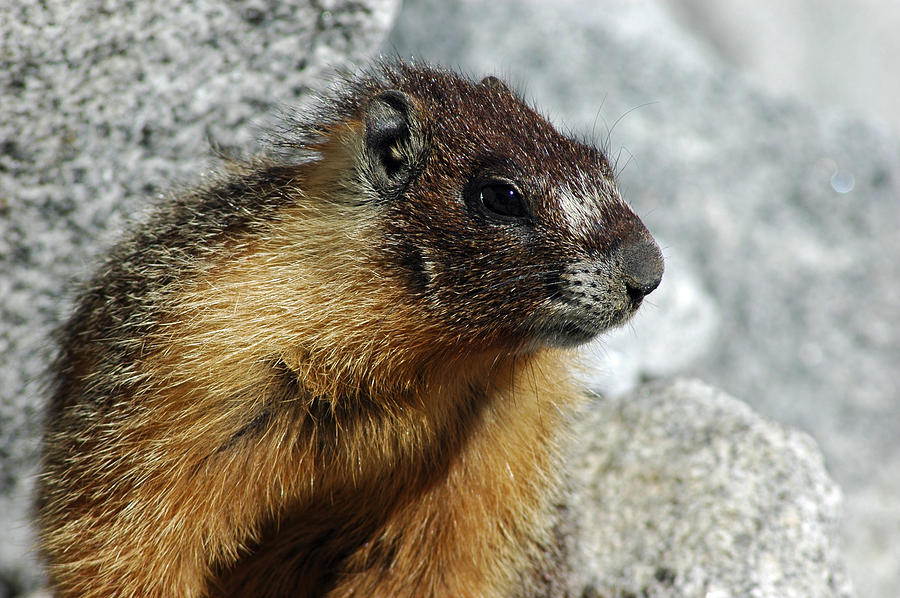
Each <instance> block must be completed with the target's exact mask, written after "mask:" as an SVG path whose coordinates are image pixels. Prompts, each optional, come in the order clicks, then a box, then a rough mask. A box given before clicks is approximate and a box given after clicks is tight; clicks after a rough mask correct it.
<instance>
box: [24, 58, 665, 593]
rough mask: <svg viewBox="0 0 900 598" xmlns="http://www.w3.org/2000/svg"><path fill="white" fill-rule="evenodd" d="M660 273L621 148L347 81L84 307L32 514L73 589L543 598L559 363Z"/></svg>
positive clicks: (117, 257) (501, 95)
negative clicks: (605, 149) (627, 198)
mask: <svg viewBox="0 0 900 598" xmlns="http://www.w3.org/2000/svg"><path fill="white" fill-rule="evenodd" d="M662 271H663V263H662V257H661V254H660V251H659V249H658V247H657V245H656V244H655V243H654V241H653V239H652V238H651V236H650V235H649V233H648V232H647V230H646V229H645V228H644V226H643V225H642V224H641V222H640V220H639V219H638V218H637V217H636V216H635V215H634V213H633V212H632V211H631V210H630V209H629V208H628V206H627V205H626V204H625V203H624V202H623V200H622V199H621V197H620V196H619V194H618V192H617V191H616V187H615V183H614V180H613V172H612V170H611V168H610V165H609V163H608V161H607V159H606V157H605V156H604V155H603V153H602V152H600V151H598V150H597V149H595V148H592V147H589V146H587V145H584V144H582V143H579V142H577V141H575V140H573V139H570V138H568V137H565V136H563V135H561V134H560V133H558V132H557V131H556V130H555V129H554V128H553V127H552V126H551V125H550V124H548V122H547V121H546V120H544V119H543V118H542V117H541V116H540V115H539V114H537V113H536V112H535V111H533V110H532V109H531V108H529V107H528V106H527V105H525V104H524V103H523V102H522V101H521V100H520V98H519V97H517V96H516V95H515V94H514V93H512V92H511V91H510V90H509V89H508V88H507V87H506V86H505V85H504V84H502V83H501V82H499V81H498V80H497V79H495V78H493V77H488V78H486V79H484V80H482V81H481V82H479V83H475V82H473V81H470V80H467V79H465V78H462V77H459V76H457V75H455V74H452V73H449V72H446V71H443V70H438V69H435V68H431V67H427V66H423V65H413V64H407V63H390V64H388V63H384V64H381V65H379V66H376V67H374V68H373V69H371V70H370V71H368V72H366V73H364V74H362V75H359V76H356V77H352V78H348V80H346V81H345V82H344V84H343V85H342V86H341V87H340V88H339V89H338V90H336V91H334V92H333V93H332V94H330V96H329V97H328V98H327V99H324V100H322V101H321V102H320V104H319V106H318V108H316V109H314V110H310V112H309V116H308V117H307V118H305V120H304V121H303V122H290V123H288V124H287V126H286V127H285V128H284V130H283V131H282V132H281V133H280V134H279V136H278V137H277V139H276V140H275V142H274V143H273V144H272V146H271V149H270V150H269V151H267V152H265V153H264V155H261V156H259V157H257V158H254V159H252V160H249V161H247V162H242V163H240V164H232V165H231V167H230V168H229V169H227V172H226V173H224V174H222V175H221V176H220V177H219V178H218V179H217V180H215V181H214V182H211V183H209V184H207V185H206V186H204V187H203V188H200V189H197V190H194V191H192V192H190V193H184V194H180V195H177V196H175V197H172V198H171V199H170V200H169V201H167V202H165V203H164V204H163V205H161V206H160V207H159V208H158V209H157V210H156V212H155V213H154V214H153V215H152V216H151V217H150V218H149V219H148V220H147V221H145V222H144V223H143V224H142V225H140V226H139V227H138V228H137V229H136V230H135V232H134V233H133V234H131V236H129V237H128V238H127V239H125V240H124V241H122V242H121V243H120V244H118V245H117V246H116V247H115V248H114V249H113V250H112V251H111V254H110V256H109V258H108V259H107V261H106V262H105V264H104V265H103V267H102V268H101V269H100V271H99V273H98V274H97V275H96V276H95V278H94V279H93V280H92V281H91V282H90V283H89V284H88V285H87V286H86V288H85V289H84V290H83V292H82V295H81V298H80V301H79V303H78V305H77V309H76V311H75V313H74V315H73V316H72V318H71V320H70V321H69V322H68V324H67V325H66V326H65V327H64V329H63V330H62V331H61V351H60V356H59V359H58V362H57V364H56V366H55V370H54V372H55V388H54V394H53V396H52V400H51V402H50V405H49V408H48V412H47V423H46V426H47V430H46V436H45V443H44V472H43V476H42V478H41V481H40V487H39V496H38V516H39V524H40V527H41V534H42V536H41V537H42V550H43V554H44V555H45V558H46V561H47V563H48V571H49V579H50V583H51V586H52V588H53V589H54V591H55V592H56V593H57V594H58V595H60V596H87V597H93V596H98V597H99V596H123V597H124V596H178V597H197V596H208V595H223V596H253V597H254V598H256V597H261V596H329V597H339V596H341V597H342V596H351V595H352V596H361V597H369V596H416V597H429V596H452V597H463V596H471V597H479V598H486V597H491V596H511V595H516V596H525V595H543V594H544V593H549V592H551V590H549V589H547V588H549V587H550V585H546V586H545V585H544V583H545V581H546V580H547V579H549V578H550V577H552V575H553V568H554V564H553V562H552V560H553V558H554V557H553V555H554V548H553V538H552V528H553V525H554V516H553V504H554V502H555V500H556V499H557V493H558V487H559V470H560V464H559V463H558V457H559V456H558V440H557V438H558V436H559V434H560V432H561V428H563V427H564V426H565V420H566V417H567V416H568V414H569V413H570V408H571V406H572V404H573V401H574V400H576V398H577V397H578V395H579V391H578V389H577V388H576V387H575V385H574V384H573V383H572V382H570V374H569V358H568V353H569V351H568V349H567V348H568V347H572V346H574V345H577V344H579V343H582V342H584V341H587V340H588V339H591V338H592V337H594V336H595V335H596V334H598V333H599V332H601V331H603V330H605V329H607V328H609V327H611V326H615V325H617V324H620V323H622V322H624V321H625V320H626V319H627V318H628V317H630V316H631V315H632V314H633V313H634V311H635V310H636V309H637V307H638V306H639V305H640V303H641V299H642V298H643V297H644V295H646V294H647V293H649V292H650V291H652V290H653V289H654V288H655V287H656V286H657V284H658V283H659V280H660V277H661V276H662ZM547 583H548V584H549V582H547Z"/></svg>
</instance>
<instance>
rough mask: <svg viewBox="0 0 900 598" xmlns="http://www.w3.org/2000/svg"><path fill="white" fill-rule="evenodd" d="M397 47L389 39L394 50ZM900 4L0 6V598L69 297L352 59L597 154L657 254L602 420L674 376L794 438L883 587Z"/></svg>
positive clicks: (892, 463)
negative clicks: (416, 67)
mask: <svg viewBox="0 0 900 598" xmlns="http://www.w3.org/2000/svg"><path fill="white" fill-rule="evenodd" d="M392 24H393V25H392ZM898 31H900V3H897V2H895V1H893V0H852V1H851V0H831V1H829V2H827V3H826V2H814V1H812V0H808V1H802V0H779V1H778V2H774V1H771V2H758V1H756V2H752V1H749V0H733V1H731V2H713V1H712V0H681V1H676V0H555V1H554V2H547V1H546V0H519V1H512V0H507V1H501V0H494V1H475V0H458V1H456V2H447V1H445V0H406V1H405V2H403V4H402V6H401V7H398V3H397V2H395V1H394V0H355V1H354V2H343V1H340V0H309V1H305V0H298V1H296V2H274V1H268V0H184V1H181V0H158V1H157V2H153V3H150V2H147V3H134V2H115V1H105V2H88V1H85V2H79V3H71V2H68V0H40V1H39V0H21V1H20V2H10V1H6V2H2V1H0V92H2V95H0V313H2V328H0V597H5V596H7V595H17V593H18V592H20V591H22V590H23V589H28V588H31V587H33V586H34V584H35V583H37V580H38V578H39V576H38V574H37V573H36V572H35V570H34V564H33V563H34V561H33V559H31V558H29V557H27V554H28V551H29V550H30V548H29V547H30V545H31V539H30V535H29V531H28V526H27V524H26V519H27V511H28V504H29V492H30V487H31V483H32V480H33V477H32V476H33V474H34V471H35V467H34V464H35V458H36V448H37V438H38V427H37V421H38V418H39V412H40V409H39V401H38V400H37V398H36V397H40V396H42V392H43V391H42V390H41V385H40V377H39V376H40V373H41V371H42V369H43V367H44V364H45V363H46V361H47V359H48V357H49V354H50V346H51V345H50V344H49V343H48V340H47V339H48V334H49V331H50V329H51V328H52V326H53V325H54V323H55V322H57V321H58V320H59V319H60V318H61V317H62V315H63V314H65V313H66V310H67V307H66V305H67V304H66V299H65V297H66V295H65V293H64V290H63V289H65V288H68V286H69V285H70V283H71V281H72V280H73V279H79V278H82V277H84V276H85V275H86V273H87V272H89V271H90V269H91V267H92V264H93V263H94V262H93V260H94V259H95V258H96V256H97V254H98V253H100V252H101V251H102V249H103V248H104V247H105V246H107V245H108V244H109V243H110V242H111V240H112V239H114V238H116V236H117V235H118V233H119V231H120V230H121V226H122V223H123V222H124V221H126V220H127V219H128V218H130V217H132V216H133V215H134V214H135V213H136V212H138V211H139V210H140V209H142V207H143V206H145V205H146V202H147V199H148V198H151V197H158V196H159V195H160V194H162V193H164V192H165V191H166V190H167V189H168V188H169V187H170V186H171V185H173V184H191V183H195V182H196V181H197V180H198V178H201V175H200V174H198V173H203V172H205V171H207V170H208V169H209V168H210V165H211V164H212V163H213V160H212V159H211V156H210V151H209V148H210V145H220V146H223V147H237V148H243V149H247V148H249V147H252V140H253V139H254V137H256V136H257V135H258V134H259V132H260V130H261V129H264V128H265V127H266V126H267V125H268V124H269V123H271V122H272V121H273V120H274V115H275V114H276V113H277V112H278V110H279V109H280V108H281V107H284V106H286V105H294V104H297V103H300V104H301V105H302V102H303V101H305V99H306V98H308V96H309V93H310V91H311V90H314V89H316V88H318V87H321V86H324V85H325V84H326V83H327V80H328V75H327V73H329V72H330V70H329V69H331V68H332V67H334V66H340V65H345V64H348V63H354V62H355V63H361V62H364V61H365V60H366V59H367V57H368V56H369V55H371V53H372V52H375V51H378V50H379V49H380V51H382V52H385V53H388V54H399V55H400V56H404V57H410V56H411V57H415V58H424V59H428V60H433V61H436V62H440V63H442V64H445V65H447V66H450V67H455V68H459V69H461V70H463V71H466V72H468V73H471V74H473V75H482V74H486V73H493V74H497V75H500V76H502V77H504V78H506V79H508V80H510V81H511V82H512V83H513V85H514V86H515V87H517V88H518V89H520V90H521V91H522V92H523V93H524V95H525V96H526V97H527V98H528V99H529V100H530V101H532V102H533V103H534V104H536V105H537V106H538V107H539V108H540V109H541V110H542V111H543V112H544V113H545V114H546V115H547V116H548V117H549V118H550V119H551V120H552V121H553V122H554V123H555V124H557V125H558V126H559V127H560V128H562V129H563V130H567V131H571V132H572V133H573V134H576V135H579V136H582V137H586V138H588V139H589V140H591V141H593V142H595V143H597V144H599V145H601V146H603V147H604V148H605V149H606V151H607V152H608V154H609V155H610V157H611V158H612V160H613V161H614V162H615V163H616V169H617V171H618V173H619V181H620V188H621V190H622V192H623V195H624V196H625V197H626V199H627V200H628V201H629V202H630V203H631V204H632V205H633V206H634V207H635V210H636V211H637V212H638V214H639V215H640V216H641V217H642V218H643V220H644V221H645V223H646V224H647V225H648V227H649V228H650V230H651V231H652V232H653V233H654V235H655V236H656V237H657V239H658V240H659V241H660V244H661V245H662V246H663V249H664V253H665V254H666V260H667V270H666V276H665V279H664V281H663V284H662V286H661V287H660V289H659V290H658V291H657V292H655V293H654V294H653V295H652V296H650V297H649V298H648V304H646V306H645V308H642V310H641V313H640V314H639V316H638V317H637V318H636V319H635V320H634V322H633V323H632V324H630V325H629V326H627V327H625V328H623V329H622V330H619V331H617V332H616V333H615V334H613V335H610V336H609V337H607V338H605V339H604V340H603V341H601V342H600V343H598V344H596V345H594V346H592V347H590V348H589V349H588V351H587V357H588V359H590V360H591V361H592V363H593V369H592V372H593V373H592V374H591V376H590V379H589V383H590V384H591V385H592V386H593V387H594V388H596V389H597V390H599V391H602V392H604V393H607V394H619V393H623V392H625V391H627V390H629V389H631V388H633V387H634V386H635V385H637V384H639V383H641V382H642V381H645V380H650V379H657V378H666V377H671V376H676V375H685V376H695V377H699V378H701V379H703V380H705V381H707V382H709V383H712V384H714V385H716V386H718V387H720V388H722V389H724V390H726V391H728V392H729V393H731V394H732V395H734V396H736V397H738V398H740V399H742V400H744V401H746V402H747V403H749V404H750V405H751V406H752V407H753V408H754V409H755V410H756V411H758V412H759V413H761V414H763V415H764V416H765V417H767V418H769V419H771V420H775V421H778V422H782V423H784V424H788V425H791V426H794V427H796V428H798V429H801V430H803V431H805V432H807V433H809V434H810V435H811V436H812V437H813V438H814V439H815V440H816V442H817V443H818V445H819V446H820V447H821V449H822V452H823V454H824V458H825V462H826V465H827V467H828V469H829V471H830V472H831V474H832V475H833V477H834V478H835V479H836V480H837V482H838V483H839V484H840V485H841V487H842V489H843V492H844V497H845V517H844V521H843V541H844V547H845V552H846V555H847V562H848V567H849V569H850V574H851V576H852V578H853V581H854V584H855V586H856V588H857V592H858V595H859V596H861V597H870V596H871V597H879V598H893V597H895V596H896V595H897V588H900V556H898V554H900V390H898V389H900V367H898V365H900V324H898V323H900V235H898V233H897V231H898V230H900V67H898V60H900V36H898V35H897V32H898Z"/></svg>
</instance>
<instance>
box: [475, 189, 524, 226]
mask: <svg viewBox="0 0 900 598" xmlns="http://www.w3.org/2000/svg"><path fill="white" fill-rule="evenodd" d="M481 203H482V204H483V205H484V207H485V208H487V209H488V211H490V212H493V213H494V214H499V215H500V216H506V217H507V218H525V217H526V216H528V210H526V209H525V202H524V201H522V196H521V195H520V194H519V192H518V191H517V190H516V188H515V187H513V186H512V185H509V184H507V183H488V184H487V185H485V186H483V187H482V188H481Z"/></svg>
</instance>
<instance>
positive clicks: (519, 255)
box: [326, 64, 663, 347]
mask: <svg viewBox="0 0 900 598" xmlns="http://www.w3.org/2000/svg"><path fill="white" fill-rule="evenodd" d="M334 102H335V105H336V107H337V108H338V110H336V111H334V112H336V113H343V114H345V115H350V116H349V117H350V119H351V120H352V121H353V122H354V123H356V125H355V127H354V131H355V134H354V135H351V136H347V139H345V142H346V143H349V144H350V145H351V146H352V152H351V154H352V156H353V160H354V162H355V168H354V177H355V179H354V180H353V181H352V183H351V185H350V186H352V187H353V192H352V193H351V194H349V195H348V196H355V197H356V198H357V201H359V200H360V198H362V199H361V201H366V202H369V203H371V204H372V209H374V210H377V212H378V213H379V218H378V221H379V222H380V223H381V224H380V226H381V230H380V233H379V235H378V237H379V241H378V245H379V247H377V251H378V255H380V256H382V257H383V259H381V260H380V264H379V268H380V269H382V274H383V275H384V276H387V277H390V278H393V279H394V280H395V281H398V284H401V285H402V286H403V287H404V288H405V289H406V290H408V295H409V297H410V300H411V301H414V302H416V303H417V304H418V307H419V308H420V310H419V313H420V314H421V318H422V320H423V322H430V323H432V324H437V325H439V326H443V327H444V328H445V329H446V330H448V331H449V336H450V337H453V336H455V337H456V338H457V339H458V340H463V341H464V342H478V343H487V344H490V345H495V344H498V343H499V344H500V345H504V346H509V347H516V346H518V347H529V346H530V347H534V346H540V345H554V346H568V345H575V344H578V343H582V342H585V341H587V340H589V339H591V338H592V337H594V336H595V335H596V334H598V333H599V332H602V331H603V330H605V329H607V328H610V327H612V326H616V325H618V324H621V323H622V322H624V321H625V320H627V319H628V318H629V317H630V316H631V315H632V314H633V313H634V312H635V310H636V309H637V308H638V306H639V305H640V304H641V301H642V299H643V298H644V296H645V295H646V294H648V293H650V292H651V291H653V290H654V289H655V288H656V287H657V285H658V284H659V282H660V278H661V276H662V273H663V259H662V255H661V253H660V250H659V248H658V247H657V245H656V243H655V242H654V240H653V238H652V237H651V236H650V234H649V233H648V232H647V229H646V228H645V227H644V225H643V224H642V223H641V221H640V219H639V218H638V217H637V216H636V215H635V214H634V212H632V211H631V209H630V208H629V207H628V205H627V204H626V203H625V202H624V201H623V200H622V198H621V196H620V195H619V193H618V191H617V189H616V185H615V182H614V179H613V172H612V169H611V167H610V164H609V162H608V161H607V158H606V157H605V156H604V155H603V153H602V152H601V151H599V150H598V149H596V148H594V147H590V146H588V145H585V144H583V143H580V142H578V141H576V140H574V139H572V138H570V137H566V136H564V135H562V134H560V133H559V132H558V131H556V130H555V129H554V128H553V126H552V125H550V124H549V123H548V122H547V120H545V119H544V118H543V117H542V116H540V115H539V114H538V113H537V112H535V111H534V110H533V109H531V108H530V107H528V106H527V105H526V104H525V103H524V102H523V101H522V100H521V99H520V98H519V97H518V96H517V95H516V94H515V93H513V92H512V91H510V90H509V89H508V88H507V87H506V86H505V85H504V84H503V83H501V82H500V81H499V80H497V79H496V78H493V77H487V78H485V79H484V80H482V81H481V82H480V83H475V82H473V81H470V80H466V79H464V78H460V77H459V76H457V75H455V74H452V73H448V72H446V71H441V70H435V69H432V68H427V67H422V66H420V65H408V64H399V65H391V66H383V67H381V69H380V70H378V71H377V72H375V73H373V74H370V75H368V76H365V77H362V78H360V79H357V80H355V81H354V82H352V83H351V84H350V87H349V91H346V92H345V94H344V95H343V96H341V97H339V98H338V99H337V100H335V101H334ZM326 128H327V127H326ZM361 190H362V191H361Z"/></svg>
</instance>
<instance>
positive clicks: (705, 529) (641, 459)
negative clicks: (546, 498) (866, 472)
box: [573, 379, 853, 598]
mask: <svg viewBox="0 0 900 598" xmlns="http://www.w3.org/2000/svg"><path fill="white" fill-rule="evenodd" d="M576 432H577V433H576V436H575V437H576V438H577V439H578V441H579V449H578V457H577V458H576V459H574V460H573V464H575V470H576V471H577V473H578V475H579V480H580V481H581V483H582V484H583V485H584V487H583V491H582V494H581V496H580V500H581V502H580V503H579V506H578V508H576V509H575V511H576V512H579V513H582V514H583V518H582V519H581V526H582V538H581V540H582V542H583V545H584V548H585V552H586V563H587V564H588V571H587V574H588V575H590V576H593V581H592V584H591V585H592V590H591V591H590V592H589V593H588V595H595V596H602V597H604V598H625V597H627V596H641V597H645V598H676V597H700V598H730V597H737V596H743V597H748V598H750V597H752V598H764V597H765V598H808V597H812V596H815V597H816V598H848V597H850V596H852V595H853V594H852V590H851V587H850V584H849V581H848V579H847V576H846V573H845V571H844V567H843V563H842V555H841V554H840V551H839V549H838V546H839V541H838V536H839V532H838V517H839V513H840V502H841V500H840V491H839V489H838V487H837V486H836V485H835V483H834V482H833V481H832V480H831V479H830V478H829V476H828V474H827V472H826V470H825V466H824V463H823V461H822V456H821V453H820V452H819V450H818V447H817V446H816V444H815V442H814V441H813V440H812V439H811V438H810V437H809V436H808V435H806V434H804V433H801V432H798V431H796V430H793V429H790V428H787V427H785V426H781V425H778V424H775V423H773V422H768V421H766V420H764V419H762V418H761V417H760V416H759V415H757V414H755V413H754V412H753V411H751V410H750V408H749V407H747V405H746V404H744V403H742V402H740V401H738V400H736V399H734V398H732V397H729V396H728V395H726V394H724V393H722V392H721V391H717V390H715V389H713V388H712V387H710V386H708V385H705V384H703V383H701V382H699V381H696V380H687V379H679V380H675V381H673V382H671V383H666V384H661V383H657V384H655V385H651V386H645V387H642V388H640V389H638V390H637V391H635V392H634V393H633V394H629V395H624V396H622V397H620V398H616V399H598V400H596V401H594V402H593V403H592V404H591V405H590V406H589V408H588V409H586V410H585V413H584V416H583V417H581V418H579V419H578V424H577V430H576ZM591 592H593V593H591Z"/></svg>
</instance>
